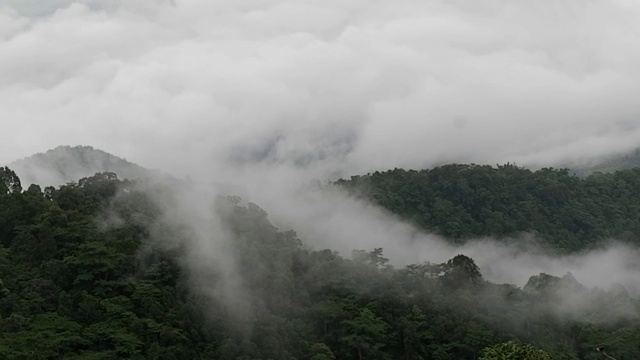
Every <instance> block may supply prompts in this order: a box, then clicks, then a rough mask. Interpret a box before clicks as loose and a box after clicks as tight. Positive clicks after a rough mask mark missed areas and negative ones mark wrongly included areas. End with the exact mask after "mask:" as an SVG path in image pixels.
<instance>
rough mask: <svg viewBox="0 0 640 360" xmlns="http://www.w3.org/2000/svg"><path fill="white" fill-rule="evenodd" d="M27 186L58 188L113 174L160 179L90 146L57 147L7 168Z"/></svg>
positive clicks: (123, 176) (147, 171)
mask: <svg viewBox="0 0 640 360" xmlns="http://www.w3.org/2000/svg"><path fill="white" fill-rule="evenodd" d="M8 166H9V167H10V168H11V169H12V170H13V171H15V172H16V173H17V174H18V175H19V176H20V178H21V180H22V182H23V183H24V184H38V185H40V186H49V185H53V186H59V185H63V184H66V183H69V182H77V181H78V180H80V179H82V178H84V177H87V176H91V175H93V174H95V173H99V172H112V173H115V174H117V175H118V176H119V177H120V178H121V179H135V178H145V177H149V176H158V175H159V174H157V173H156V172H154V171H151V170H148V169H145V168H143V167H142V166H139V165H136V164H134V163H132V162H129V161H127V160H125V159H122V158H120V157H118V156H115V155H112V154H109V153H107V152H105V151H102V150H98V149H94V148H93V147H91V146H73V147H72V146H58V147H56V148H55V149H52V150H49V151H47V152H45V153H38V154H35V155H32V156H29V157H27V158H24V159H21V160H17V161H14V162H12V163H11V164H9V165H8Z"/></svg>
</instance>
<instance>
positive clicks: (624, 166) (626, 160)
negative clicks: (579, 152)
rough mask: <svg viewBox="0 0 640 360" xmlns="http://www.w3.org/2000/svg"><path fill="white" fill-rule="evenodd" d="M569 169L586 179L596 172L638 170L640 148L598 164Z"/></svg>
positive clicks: (639, 165)
mask: <svg viewBox="0 0 640 360" xmlns="http://www.w3.org/2000/svg"><path fill="white" fill-rule="evenodd" d="M568 167H569V168H571V170H572V171H573V172H574V173H575V174H576V175H578V176H580V177H586V176H589V175H590V174H593V173H596V172H600V173H613V172H616V171H620V170H629V169H633V168H637V167H640V148H636V149H635V150H633V151H630V152H628V153H625V154H621V155H615V156H611V157H608V158H605V159H603V160H600V161H598V162H593V163H589V164H585V165H576V166H568Z"/></svg>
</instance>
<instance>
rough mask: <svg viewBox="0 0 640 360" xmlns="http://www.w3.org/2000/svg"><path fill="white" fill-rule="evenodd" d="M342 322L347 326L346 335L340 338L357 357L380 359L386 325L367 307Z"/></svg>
mask: <svg viewBox="0 0 640 360" xmlns="http://www.w3.org/2000/svg"><path fill="white" fill-rule="evenodd" d="M342 324H343V325H344V326H345V327H346V328H347V335H346V336H343V337H342V338H341V339H340V340H341V341H342V342H343V343H345V344H346V345H347V346H349V347H350V348H352V349H355V350H356V353H357V354H358V359H359V360H362V359H365V358H370V359H380V358H381V357H383V356H384V355H383V353H382V352H381V351H380V349H381V348H382V347H383V346H384V339H385V335H386V329H387V325H386V324H385V322H384V321H382V319H380V318H379V317H377V316H376V314H374V313H373V312H372V311H371V310H369V309H368V308H364V309H362V310H361V311H360V313H359V314H358V316H356V317H355V318H354V319H352V320H345V321H343V322H342Z"/></svg>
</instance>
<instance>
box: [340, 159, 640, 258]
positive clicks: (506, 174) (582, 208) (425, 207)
mask: <svg viewBox="0 0 640 360" xmlns="http://www.w3.org/2000/svg"><path fill="white" fill-rule="evenodd" d="M337 184H338V185H340V186H343V187H344V188H346V189H348V190H349V191H350V192H352V193H353V194H356V195H358V196H363V197H365V198H367V199H370V200H372V201H373V202H375V203H376V204H378V205H380V206H382V207H384V208H386V209H388V210H389V211H391V212H392V213H394V214H397V215H400V216H401V217H403V218H405V219H408V220H409V221H411V222H412V223H414V224H416V225H417V226H419V227H421V228H423V229H425V230H427V231H433V232H436V233H438V234H441V235H443V236H445V237H447V238H449V239H451V240H452V241H456V242H464V241H466V240H468V239H471V238H477V237H482V236H491V237H496V238H504V237H514V236H517V235H518V234H521V233H525V232H527V233H533V234H535V235H536V236H537V237H538V238H539V239H541V240H542V241H543V242H544V243H546V244H547V245H549V246H551V247H553V248H555V249H557V250H560V251H563V252H573V251H578V250H584V249H586V248H592V247H596V246H599V245H602V244H603V243H604V242H606V241H608V240H610V239H612V238H615V239H618V240H621V241H625V242H628V243H631V244H635V245H638V244H640V191H639V189H640V168H635V169H631V170H625V171H618V172H615V173H607V174H603V173H594V174H592V175H590V176H588V177H587V178H579V177H577V176H574V175H572V174H571V173H570V172H569V170H568V169H553V168H545V169H541V170H538V171H531V170H528V169H525V168H521V167H517V166H515V165H511V164H507V165H502V166H497V167H491V166H488V165H460V164H457V165H446V166H441V167H437V168H434V169H430V170H421V171H414V170H409V171H407V170H402V169H394V170H389V171H386V172H375V173H372V174H368V175H364V176H354V177H352V178H351V179H350V180H339V181H337Z"/></svg>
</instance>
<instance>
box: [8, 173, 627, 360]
mask: <svg viewBox="0 0 640 360" xmlns="http://www.w3.org/2000/svg"><path fill="white" fill-rule="evenodd" d="M461 169H462V168H461V167H451V168H443V169H440V170H434V171H433V172H430V174H438V173H439V172H442V175H441V176H445V175H446V174H449V175H447V176H452V179H456V180H455V181H454V182H453V184H458V180H459V179H461V178H462V177H461V175H459V174H460V173H464V171H461ZM470 169H472V170H473V168H470ZM478 171H480V173H482V172H485V176H480V177H479V179H480V180H483V181H487V182H488V183H490V182H491V176H494V175H495V173H496V172H500V173H501V174H502V175H501V176H504V177H507V179H503V180H502V181H503V184H511V183H515V184H516V185H515V186H516V188H517V187H518V186H525V189H526V188H528V187H527V186H529V185H530V186H531V189H533V190H532V191H533V193H534V194H537V193H536V192H535V189H537V188H538V187H539V188H540V189H547V190H548V191H547V192H548V193H549V194H556V195H557V194H560V195H562V194H563V191H564V188H562V190H563V191H560V190H553V189H555V188H554V186H561V185H559V184H564V181H569V185H566V186H567V188H569V189H571V188H572V187H573V185H571V184H572V182H578V183H579V181H578V180H576V179H573V178H571V177H568V176H567V175H566V174H564V173H563V172H559V171H552V170H547V171H546V172H542V173H540V174H547V175H548V177H549V178H548V179H547V180H546V181H547V182H543V183H542V185H536V184H535V183H536V181H542V180H541V179H540V175H535V176H538V178H536V177H533V178H531V179H530V180H529V181H524V180H523V182H524V185H518V184H519V183H518V181H515V180H516V179H517V178H518V176H521V175H523V176H524V175H527V174H529V175H530V173H527V172H525V171H523V170H520V169H517V168H514V167H505V168H504V169H501V170H491V169H489V168H479V169H478ZM502 172H504V173H502ZM389 174H391V175H394V176H390V177H389V179H393V181H390V187H389V189H388V191H389V197H392V196H396V197H397V199H398V203H399V204H405V203H404V202H405V201H407V200H406V199H408V198H409V197H408V196H404V195H402V196H401V195H397V194H396V193H394V191H393V190H392V189H394V188H393V187H392V186H391V184H395V183H398V182H400V179H399V178H396V176H404V177H406V180H407V181H409V184H415V186H416V188H417V187H418V186H419V183H418V182H417V179H418V178H417V177H416V178H415V179H414V180H411V178H412V177H414V176H416V174H419V173H416V174H413V173H407V172H401V171H395V172H391V173H389ZM425 174H426V173H425ZM635 174H636V173H635V172H630V173H628V174H626V175H625V174H621V175H615V176H614V179H615V178H616V177H624V176H628V177H630V178H633V177H634V176H637V175H635ZM379 176H382V177H385V176H388V174H387V175H372V176H371V177H370V178H371V179H372V180H371V181H372V182H373V183H375V180H374V179H377V178H378V177H379ZM510 176H513V178H509V177H510ZM531 176H533V175H531ZM363 179H364V178H362V179H360V181H363ZM600 180H602V181H611V180H610V178H609V177H604V178H594V179H592V180H589V181H591V182H594V184H595V185H594V186H595V188H596V189H598V186H597V184H598V181H600ZM496 181H497V180H496ZM629 181H631V180H629ZM443 182H444V181H443ZM528 184H529V185H528ZM632 184H633V183H630V184H629V185H628V186H629V187H632ZM180 186H181V185H180V184H173V185H157V186H152V185H145V184H140V183H134V182H130V181H127V180H124V181H121V180H118V179H117V177H116V176H115V175H114V174H112V173H101V174H96V175H95V176H92V177H88V178H84V179H82V180H80V181H79V182H78V183H73V184H68V185H65V186H62V187H59V188H52V187H47V188H45V189H44V190H43V189H41V188H40V187H38V186H36V185H32V186H30V187H29V188H28V189H26V190H24V189H22V187H21V185H20V181H19V179H18V177H17V176H16V175H15V173H13V172H12V171H11V170H10V169H8V168H2V169H0V358H2V359H119V358H132V359H143V358H145V359H274V360H279V359H285V360H286V359H313V360H327V359H394V360H395V359H434V360H436V359H437V360H445V359H451V360H457V359H478V358H480V357H481V356H484V357H483V358H484V359H510V358H514V359H516V358H517V359H527V358H524V357H521V356H522V355H520V354H522V353H523V352H527V353H528V354H530V355H531V357H529V358H530V359H545V357H544V355H543V353H541V352H540V351H538V350H537V349H535V348H534V347H533V346H531V345H523V344H519V343H508V341H511V340H514V339H517V340H519V341H521V342H523V343H524V344H533V345H535V346H536V347H538V348H540V349H543V350H544V351H546V352H548V353H549V354H551V357H552V358H553V359H587V360H588V359H599V358H601V354H599V353H596V352H595V350H594V349H595V347H596V346H598V345H600V344H605V345H606V346H607V351H608V353H609V354H611V355H614V356H615V357H616V358H617V359H618V360H623V359H624V360H630V359H639V358H640V339H639V334H640V320H639V319H638V316H637V314H638V308H639V304H638V302H637V300H634V299H631V298H630V297H629V295H628V294H627V293H626V292H625V291H624V289H617V290H615V291H609V292H605V291H603V290H597V289H596V290H591V289H586V288H584V287H582V286H581V285H580V284H578V283H577V282H576V281H575V279H573V278H572V277H571V276H570V275H567V276H565V277H563V278H557V277H553V276H549V275H544V274H541V275H539V276H536V277H533V278H532V279H531V281H530V282H529V284H527V286H526V287H525V288H523V289H519V288H516V287H514V286H511V285H496V284H492V283H489V282H487V281H485V280H484V279H483V277H482V274H481V273H480V271H479V269H478V268H477V266H476V265H475V263H474V261H473V259H471V258H468V257H466V256H464V255H459V256H456V257H455V258H453V259H451V260H449V261H447V262H445V263H443V264H429V263H425V264H415V265H410V266H407V267H404V268H400V269H395V268H393V267H391V266H389V265H388V260H387V259H386V258H384V256H383V251H382V249H372V250H360V251H354V253H353V254H352V256H351V258H344V257H342V256H340V255H339V254H337V253H335V252H333V251H331V250H321V251H310V250H308V249H306V248H305V247H304V245H303V244H302V242H301V241H300V240H299V239H298V238H297V236H296V234H295V233H294V232H292V231H285V232H283V231H280V230H278V229H277V228H275V227H274V226H273V225H272V224H271V223H270V222H269V221H268V219H267V213H266V212H265V211H264V210H262V209H260V208H259V207H258V206H256V205H254V204H247V205H242V204H241V202H240V199H238V198H236V197H224V198H218V199H217V201H216V202H215V204H212V209H213V214H215V216H216V217H218V218H219V219H221V222H222V224H224V226H225V228H226V232H227V233H228V234H229V237H230V238H231V246H230V247H229V248H228V249H227V250H226V251H228V254H225V256H226V257H233V258H235V259H236V261H235V264H236V266H235V268H234V269H233V271H234V272H235V273H237V275H238V276H237V277H238V279H241V283H242V288H243V291H242V293H243V294H244V296H243V298H242V299H237V301H235V300H234V299H233V298H232V299H231V300H232V301H229V302H226V301H224V300H223V299H224V298H225V297H224V296H219V295H222V294H219V293H217V292H222V291H225V290H224V287H218V286H217V285H219V284H220V282H221V281H222V280H221V279H222V275H220V274H221V272H220V271H219V269H218V268H217V266H218V264H216V263H214V262H213V261H212V262H211V264H210V266H204V267H192V266H189V263H190V261H192V259H191V258H190V255H189V254H190V252H189V244H191V240H190V237H192V236H194V233H193V232H191V231H189V229H185V228H184V226H181V225H180V223H179V222H175V223H173V222H172V223H167V222H163V219H164V216H165V215H166V210H165V209H163V208H162V207H161V206H160V205H159V204H160V203H159V202H157V201H156V200H155V199H157V198H160V197H162V198H165V197H169V198H170V197H171V196H174V193H175V190H176V189H175V187H180ZM420 186H422V185H420ZM425 186H427V185H425ZM451 186H452V187H453V188H452V189H451V190H449V191H450V192H448V193H447V194H453V193H454V190H453V189H458V188H461V186H460V187H458V185H455V186H454V185H451ZM621 188H624V187H621ZM372 189H375V187H374V188H372ZM378 189H381V188H378ZM495 189H497V190H496V191H498V193H494V194H492V195H491V194H490V195H486V198H487V201H489V200H491V199H492V198H493V199H494V200H493V201H494V203H496V202H497V203H500V204H504V206H510V204H509V202H508V200H509V199H512V200H514V201H515V200H516V199H519V198H518V197H516V198H513V197H511V196H512V195H511V193H510V192H509V191H507V189H508V187H507V188H505V189H504V195H500V192H499V191H500V189H501V188H500V187H495ZM443 191H445V190H443ZM541 191H543V190H541ZM612 191H613V190H612ZM547 192H545V191H543V193H547ZM377 194H378V195H377V196H381V190H378V192H377ZM401 194H402V193H401ZM594 194H599V193H598V192H597V191H595V192H594ZM451 196H453V195H451ZM522 196H524V197H525V198H527V196H528V195H526V194H524V195H522ZM532 196H533V195H532ZM536 196H538V195H535V196H533V198H534V199H535V198H536ZM540 196H541V195H540ZM549 196H551V195H549ZM636 196H637V195H636ZM496 198H497V199H498V200H496ZM618 198H619V197H618ZM545 199H547V198H545ZM435 201H436V202H437V203H440V205H438V206H441V207H444V208H445V209H446V208H452V209H453V210H452V211H453V212H452V213H450V215H451V216H452V217H451V218H450V219H457V218H456V217H455V216H454V215H456V214H457V215H459V216H463V218H462V219H460V220H457V224H464V223H465V222H466V221H467V220H468V218H467V217H464V215H463V212H462V211H461V210H459V208H458V205H456V203H455V202H454V201H453V198H452V200H448V201H449V203H447V202H446V201H444V200H435ZM540 201H549V204H550V206H553V207H552V208H551V209H561V208H563V207H564V206H566V205H565V204H564V203H562V202H558V203H556V202H553V201H552V200H550V199H548V200H540ZM554 201H558V200H554ZM567 201H570V200H567ZM424 203H425V204H426V202H424ZM450 203H451V204H453V205H451V204H450ZM407 206H413V205H408V204H405V205H402V206H399V207H398V209H402V208H403V207H407ZM394 209H395V208H394ZM456 209H457V210H456ZM456 211H457V212H456ZM549 212H551V210H549ZM399 213H401V214H406V211H405V212H402V211H399ZM212 216H213V215H212ZM612 218H614V219H615V218H616V216H612ZM471 219H473V217H471ZM506 219H508V217H506V218H505V217H502V218H500V217H497V218H495V219H494V220H493V221H494V223H492V224H495V226H496V228H501V227H507V228H508V226H513V225H509V224H510V222H508V221H506ZM542 219H546V218H545V217H542ZM416 220H417V219H416ZM451 221H454V220H451ZM500 221H503V222H504V223H501V222H500ZM540 221H542V220H540ZM545 221H546V220H545ZM629 221H630V222H633V221H637V219H630V220H629ZM452 225H453V224H452ZM454 228H455V227H454ZM470 229H473V231H477V229H476V228H475V227H470ZM456 231H461V230H456ZM514 231H515V230H514ZM469 233H470V234H473V232H472V231H470V232H469ZM506 233H507V232H505V234H506ZM569 233H571V232H569ZM461 234H462V235H464V236H462V237H466V236H470V235H467V234H465V233H461ZM158 237H160V238H162V239H158ZM210 241H211V242H215V241H216V239H215V237H214V236H212V238H211V239H210ZM171 244H174V245H171ZM194 269H195V270H197V269H201V270H202V269H204V270H206V271H204V272H201V273H195V270H194ZM198 284H199V285H203V284H206V286H207V289H209V291H204V290H203V289H202V286H198ZM212 295H213V296H212ZM568 295H573V296H575V298H576V299H581V300H582V302H581V303H580V306H571V305H572V304H569V305H570V306H568V307H560V306H559V305H560V304H562V303H563V302H564V299H565V298H566V297H567V296H568ZM241 305H242V306H241ZM505 343H506V344H505ZM500 344H503V345H500ZM485 348H487V350H486V351H485V352H484V354H483V349H485ZM514 354H515V355H514ZM509 356H511V357H509ZM514 356H518V357H514ZM527 356H528V355H527Z"/></svg>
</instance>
